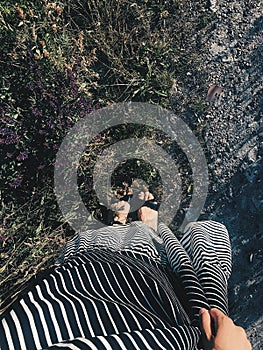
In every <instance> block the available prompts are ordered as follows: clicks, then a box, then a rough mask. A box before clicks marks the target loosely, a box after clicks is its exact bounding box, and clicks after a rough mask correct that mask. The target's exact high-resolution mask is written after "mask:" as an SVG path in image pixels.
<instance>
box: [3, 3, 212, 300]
mask: <svg viewBox="0 0 263 350" xmlns="http://www.w3.org/2000/svg"><path fill="white" fill-rule="evenodd" d="M204 3H205V1H200V2H198V4H197V3H194V4H193V2H192V1H180V0H175V1H172V0H161V1H159V0H158V1H157V0H152V1H151V0H136V1H128V0H85V1H83V0H81V1H80V0H75V1H73V0H66V1H61V2H49V1H48V0H43V1H40V0H37V1H29V0H21V1H13V0H12V1H7V0H3V1H1V4H0V45H1V53H0V74H1V80H0V106H1V108H0V113H1V125H0V128H1V134H0V143H1V159H3V161H2V163H1V177H0V179H1V180H0V181H1V211H0V213H1V218H2V223H0V249H1V250H0V258H1V259H0V260H1V265H0V300H1V299H2V301H3V300H5V298H6V296H7V295H11V294H12V292H14V291H15V290H16V289H17V288H19V287H20V286H21V285H22V284H23V283H25V282H26V281H27V280H28V279H29V278H31V277H32V276H34V275H35V274H36V272H37V271H39V270H41V269H44V268H47V267H48V266H51V265H52V264H53V263H54V261H55V258H56V256H57V254H58V251H59V250H60V248H61V246H62V245H63V244H64V243H65V241H66V239H67V238H68V237H70V236H72V235H73V234H74V232H73V230H72V229H71V228H70V227H69V226H68V225H67V223H65V222H64V219H63V217H62V214H61V213H60V211H59V208H58V206H57V203H56V200H55V196H54V192H53V168H54V161H55V156H56V151H57V149H58V147H59V144H60V142H61V141H62V139H63V137H64V136H65V134H66V132H67V131H68V130H69V129H70V127H71V126H72V125H74V123H75V122H76V121H78V120H79V119H80V118H81V117H83V116H86V115H87V113H89V112H91V111H93V110H96V109H97V108H101V107H104V106H107V105H110V104H112V103H116V102H122V101H142V102H149V103H157V104H160V105H161V106H163V107H168V108H170V107H171V101H172V95H173V86H175V85H176V84H177V83H178V82H179V83H180V82H181V81H185V79H187V76H188V75H187V74H188V72H189V71H190V72H192V73H191V74H195V73H196V74H198V76H199V75H200V72H195V68H196V66H197V63H198V60H200V59H201V58H200V57H199V55H198V51H197V49H196V48H194V47H191V45H189V44H188V40H189V39H190V38H191V35H192V33H193V32H194V31H196V30H199V31H202V30H204V29H205V27H206V26H207V24H208V23H209V22H210V21H211V18H210V17H209V15H208V14H207V13H206V15H197V16H196V17H194V18H190V19H189V20H188V21H186V18H187V16H186V13H187V10H188V8H189V7H190V6H195V7H196V13H201V12H200V11H199V12H198V10H199V9H200V8H202V7H203V6H204ZM188 107H189V109H190V110H191V111H192V113H203V112H204V110H205V106H204V104H203V102H202V100H200V97H195V96H193V97H192V99H191V101H190V104H189V106H188ZM142 131H143V132H144V133H146V134H147V137H149V138H151V139H153V140H156V141H157V142H158V141H160V138H161V139H163V140H164V144H163V147H168V148H169V147H171V149H173V147H172V145H171V142H170V141H169V140H165V135H160V134H158V132H156V131H154V130H141V129H140V127H138V128H135V129H134V130H133V131H131V130H127V129H125V128H124V129H120V130H119V134H120V135H122V137H123V138H125V137H131V136H132V135H131V134H132V133H133V135H135V136H136V135H137V137H141V135H142V134H141V133H142ZM114 135H115V136H114ZM116 135H118V133H117V134H116V133H113V132H111V133H110V132H109V133H108V134H105V135H104V136H103V137H102V138H100V139H99V140H96V139H94V140H93V143H92V144H91V145H90V147H89V149H88V150H87V152H86V154H85V157H84V156H83V159H84V158H85V159H86V160H88V162H86V163H85V162H84V163H83V164H82V166H83V167H82V168H80V191H81V193H82V196H83V198H85V200H86V201H87V203H88V205H89V207H91V209H92V211H93V212H95V213H97V215H98V217H99V216H100V213H99V211H100V210H99V207H98V203H97V202H96V197H95V196H94V193H93V192H92V191H90V192H89V189H88V188H87V186H85V185H84V182H82V183H81V181H82V180H81V176H83V179H84V180H85V181H86V178H87V174H89V173H90V172H91V170H92V166H93V165H94V162H96V154H98V152H99V151H100V149H101V147H106V146H107V145H108V144H111V143H112V142H116V138H115V137H116ZM172 152H175V151H172ZM135 163H136V160H134V161H133V163H132V162H130V163H127V164H126V165H125V166H123V167H122V168H120V169H119V173H116V174H115V175H114V176H113V182H115V185H116V186H117V185H118V181H119V182H120V179H123V178H125V177H127V176H128V175H129V173H130V169H131V168H132V167H133V166H134V164H135ZM137 172H138V173H139V174H140V175H141V177H143V178H144V180H145V181H148V182H149V183H150V184H152V187H156V186H157V187H158V181H159V178H158V174H157V173H154V172H153V170H152V169H151V168H150V167H149V164H146V163H142V164H141V166H140V168H138V169H137ZM84 180H83V181H84ZM187 188H189V184H188V185H187V184H186V187H185V192H186V197H187V191H188V190H187ZM186 201H187V200H186Z"/></svg>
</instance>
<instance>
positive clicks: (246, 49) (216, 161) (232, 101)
mask: <svg viewBox="0 0 263 350" xmlns="http://www.w3.org/2000/svg"><path fill="white" fill-rule="evenodd" d="M262 9H263V3H262V1H255V0H250V1H247V0H239V1H226V0H220V1H219V0H218V1H212V0H211V1H210V2H208V3H207V7H206V8H204V9H201V11H203V13H204V14H205V13H210V14H213V16H214V19H213V21H212V23H211V24H210V25H209V26H208V28H206V29H205V31H200V32H197V33H195V35H193V37H192V39H191V41H190V43H188V45H189V47H190V46H191V47H193V46H194V47H195V49H196V51H197V52H199V54H200V57H201V60H200V62H199V66H198V67H197V71H198V70H199V74H200V77H202V78H205V84H206V90H205V91H208V89H209V87H210V86H212V85H216V86H219V87H222V93H220V94H219V95H218V96H217V98H216V99H215V100H213V101H210V102H207V103H208V104H209V107H208V112H207V113H205V115H204V116H202V117H198V113H196V114H195V116H193V113H187V108H185V110H184V118H185V121H186V122H188V124H190V125H191V123H192V124H193V123H195V124H196V123H199V124H200V125H202V124H203V125H204V126H205V127H204V130H203V133H202V138H203V140H204V144H205V148H206V151H207V155H208V157H207V159H208V163H209V164H208V166H209V171H210V178H211V180H212V183H213V185H212V188H211V189H210V194H209V197H208V201H207V205H206V208H205V213H204V215H203V217H204V218H208V217H209V218H212V219H215V220H218V221H220V222H222V223H224V224H225V225H226V226H227V228H228V229H229V232H230V236H231V241H232V247H233V274H232V277H231V279H230V282H229V287H230V288H229V294H230V295H229V299H230V313H231V316H232V317H233V319H234V320H235V321H236V322H237V323H238V324H240V325H242V326H243V327H244V328H245V329H246V330H247V333H248V335H249V337H250V340H251V343H252V345H253V349H255V350H259V349H262V346H263V345H262V344H263V316H262V298H263V294H262V290H263V284H262V282H263V275H262V255H263V244H262V241H263V235H262V221H263V191H262V179H263V164H262V156H263V147H262V144H263V120H262V107H263V103H262V101H263V100H262V62H263V47H262V29H263V16H262ZM195 11H196V9H195V8H194V5H193V7H192V8H191V9H190V12H191V14H189V12H188V13H187V15H185V16H186V18H185V20H188V21H189V16H190V17H191V16H196V15H198V13H196V12H195ZM198 11H199V12H200V9H198ZM189 22H190V21H189ZM187 79H188V80H186V81H184V83H181V84H179V87H178V86H177V89H176V91H175V92H174V97H173V99H174V101H173V102H174V106H175V110H176V111H178V104H180V101H182V100H184V101H185V105H187V103H188V102H189V101H190V100H191V98H192V96H193V93H196V94H197V93H200V91H202V87H200V86H199V82H200V80H198V78H197V79H196V75H194V73H193V74H192V73H191V72H190V73H189V74H188V78H187ZM190 87H191V88H190ZM189 91H191V94H190V93H189ZM204 99H205V95H204Z"/></svg>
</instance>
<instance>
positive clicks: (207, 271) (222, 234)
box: [180, 221, 231, 314]
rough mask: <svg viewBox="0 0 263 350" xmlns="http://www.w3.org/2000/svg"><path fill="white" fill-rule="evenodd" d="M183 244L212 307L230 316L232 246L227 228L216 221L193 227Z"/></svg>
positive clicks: (183, 238) (197, 224) (196, 224)
mask: <svg viewBox="0 0 263 350" xmlns="http://www.w3.org/2000/svg"><path fill="white" fill-rule="evenodd" d="M180 243H181V245H182V246H183V247H184V249H185V250H186V252H187V253H188V255H189V257H190V259H191V260H192V264H193V267H194V269H195V271H196V274H197V277H198V279H199V282H200V284H201V286H202V289H203V291H204V293H205V296H206V298H207V300H208V302H209V304H210V306H211V307H215V308H218V309H220V310H221V311H223V312H224V313H225V314H228V297H227V280H228V278H229V276H230V274H231V246H230V242H229V236H228V232H227V229H226V228H225V226H224V225H222V224H220V223H217V222H214V221H200V222H193V223H190V224H189V225H187V226H186V228H185V233H184V236H183V237H182V239H181V241H180Z"/></svg>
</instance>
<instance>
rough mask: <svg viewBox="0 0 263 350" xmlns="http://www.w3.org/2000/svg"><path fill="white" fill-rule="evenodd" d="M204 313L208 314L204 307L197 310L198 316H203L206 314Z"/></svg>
mask: <svg viewBox="0 0 263 350" xmlns="http://www.w3.org/2000/svg"><path fill="white" fill-rule="evenodd" d="M206 312H208V310H207V309H205V308H204V307H201V308H200V309H199V315H202V314H204V313H206Z"/></svg>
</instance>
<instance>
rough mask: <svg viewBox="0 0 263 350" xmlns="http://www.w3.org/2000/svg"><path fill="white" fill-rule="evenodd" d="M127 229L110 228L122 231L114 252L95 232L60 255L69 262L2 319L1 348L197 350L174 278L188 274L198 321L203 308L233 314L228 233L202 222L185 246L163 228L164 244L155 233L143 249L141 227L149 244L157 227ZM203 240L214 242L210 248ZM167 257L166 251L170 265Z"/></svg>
mask: <svg viewBox="0 0 263 350" xmlns="http://www.w3.org/2000/svg"><path fill="white" fill-rule="evenodd" d="M125 227H126V228H125ZM125 227H122V228H121V230H119V227H118V228H117V229H118V230H119V231H118V230H117V231H116V228H112V227H111V228H110V229H107V230H113V231H112V232H115V233H116V234H117V232H119V233H121V237H118V234H117V237H116V238H115V239H116V242H118V243H117V245H118V248H117V246H116V245H115V246H114V244H115V243H114V244H113V243H112V241H109V244H108V245H109V247H107V244H105V241H104V240H103V238H102V236H101V237H100V246H97V244H98V242H96V244H95V245H94V241H92V238H91V236H92V235H91V233H90V232H89V233H87V234H86V237H85V235H84V234H83V235H82V237H78V238H77V239H75V240H72V241H71V242H70V243H69V244H68V245H67V246H66V248H65V249H64V253H63V255H62V256H61V258H60V259H62V260H64V262H63V264H61V265H58V266H55V267H53V268H52V269H51V270H49V271H48V272H47V273H46V275H45V276H44V277H42V278H40V279H39V280H37V281H36V282H35V283H34V285H32V286H30V288H29V289H28V290H25V291H24V292H23V294H22V295H20V296H19V298H18V299H17V300H16V301H15V302H14V303H13V304H12V305H11V306H10V307H9V308H8V309H7V310H6V311H5V312H4V314H3V315H2V316H1V317H0V349H1V350H6V349H8V350H11V349H15V350H17V349H27V350H29V349H99V350H101V349H103V350H104V349H107V350H108V349H114V350H115V349H127V350H132V349H140V350H141V349H165V350H167V349H185V350H190V349H197V344H198V342H199V337H200V330H199V328H198V326H197V324H196V317H193V318H192V317H191V315H187V313H186V311H185V309H184V308H183V306H182V304H181V302H180V301H179V299H178V297H177V294H176V288H177V286H176V285H174V284H173V281H172V280H171V278H170V277H169V276H170V274H171V273H176V274H178V275H179V276H180V278H181V281H182V285H183V286H184V288H185V292H186V294H187V296H188V301H189V305H191V307H192V309H193V313H194V314H195V316H196V314H197V310H198V308H199V307H200V306H205V307H207V308H209V307H210V306H217V307H220V308H221V309H223V310H224V311H225V312H226V303H227V298H226V295H225V290H226V278H227V277H228V276H229V273H230V266H231V265H230V264H231V256H230V250H229V249H230V245H229V241H228V236H227V232H226V230H225V228H224V227H223V226H222V225H219V224H217V223H213V222H201V223H194V224H192V225H190V226H188V227H187V230H186V233H185V235H184V237H183V240H182V245H183V246H184V247H185V248H183V247H182V245H181V244H180V243H179V241H178V240H177V239H176V238H175V236H174V235H173V234H172V232H171V231H170V230H169V229H168V228H167V227H166V226H165V225H160V227H159V234H160V237H158V239H157V242H158V244H157V245H156V243H155V240H156V237H157V235H156V234H155V235H156V237H155V236H154V232H151V233H150V236H151V238H150V239H149V236H148V238H147V239H146V241H145V248H144V250H143V246H142V244H141V241H140V240H139V235H138V227H139V232H140V231H142V228H143V227H144V229H143V231H144V233H142V235H141V236H142V240H145V235H146V234H145V232H147V230H148V232H149V231H150V229H149V228H147V227H145V226H144V225H143V224H142V225H141V224H138V225H137V226H136V225H134V226H133V227H132V228H131V227H127V226H125ZM134 227H137V229H136V230H134V235H132V234H131V230H133V229H134ZM114 230H115V231H114ZM125 230H127V232H128V231H129V230H130V232H128V233H127V232H126V233H127V234H125ZM135 231H136V232H135ZM94 234H95V235H97V234H98V232H97V233H93V237H94ZM89 235H90V236H89ZM128 235H130V236H129V239H127V237H128ZM211 235H213V237H211ZM221 235H222V240H221V238H220V236H221ZM201 236H203V237H205V239H206V240H208V241H210V245H205V247H204V248H203V241H202V239H201ZM87 237H88V238H87ZM97 237H98V236H97ZM134 237H135V238H136V239H134ZM123 238H125V239H123ZM105 239H106V240H108V238H105ZM137 240H138V246H137V247H136V244H135V242H136V241H137ZM199 241H200V243H199ZM76 242H77V244H76ZM131 242H132V246H129V245H130V244H131ZM72 243H73V244H72ZM74 247H75V248H74ZM84 247H85V248H84ZM156 247H157V248H156ZM207 247H209V249H207ZM114 248H115V249H114ZM116 248H117V249H116ZM211 249H212V252H211V255H210V254H209V252H210V250H211ZM160 252H161V254H164V253H163V252H166V255H167V259H168V262H169V263H168V265H167V266H164V265H162V264H161V260H162V259H161V258H160V255H159V256H158V254H159V253H160ZM148 253H149V255H148ZM211 256H213V258H211ZM207 264H209V265H207ZM210 265H212V273H210V272H209V271H210V270H209V266H210ZM214 266H216V268H215V269H214ZM168 269H169V270H170V271H172V272H169V271H168ZM206 278H208V279H207V280H206ZM224 298H225V300H223V299H224Z"/></svg>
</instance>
